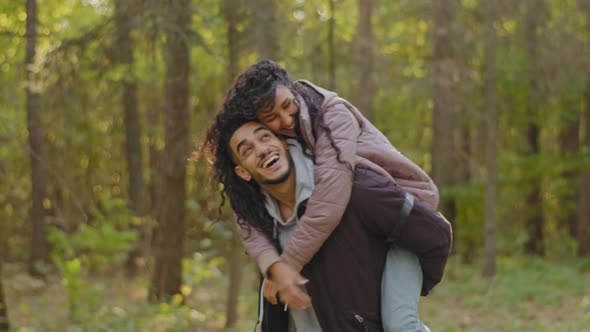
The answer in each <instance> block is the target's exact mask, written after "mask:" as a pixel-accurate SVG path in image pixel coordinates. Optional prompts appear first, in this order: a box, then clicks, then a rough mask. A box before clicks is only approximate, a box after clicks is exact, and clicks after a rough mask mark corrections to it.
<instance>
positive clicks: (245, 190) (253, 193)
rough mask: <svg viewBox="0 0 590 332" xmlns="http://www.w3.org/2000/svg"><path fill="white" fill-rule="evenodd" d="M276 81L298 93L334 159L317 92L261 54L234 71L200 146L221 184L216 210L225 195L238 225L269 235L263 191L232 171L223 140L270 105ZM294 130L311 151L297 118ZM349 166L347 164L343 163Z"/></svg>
mask: <svg viewBox="0 0 590 332" xmlns="http://www.w3.org/2000/svg"><path fill="white" fill-rule="evenodd" d="M277 86H285V87H287V88H288V89H290V90H291V92H292V93H293V94H294V95H295V96H301V97H302V99H303V102H305V104H306V105H307V107H308V110H309V115H310V118H311V121H312V124H313V125H312V127H313V128H314V129H313V132H312V133H311V134H312V135H313V136H314V137H315V138H316V139H317V133H316V130H315V129H316V127H319V128H321V129H322V130H323V131H324V132H325V133H326V135H327V137H328V139H329V140H330V142H331V145H332V148H334V149H335V150H336V152H337V158H338V160H339V161H340V162H342V161H341V160H340V149H339V148H338V146H336V144H335V142H334V139H333V138H332V132H331V130H330V128H329V127H328V126H327V125H326V124H325V123H324V110H323V109H322V108H321V104H322V101H323V97H322V96H321V95H319V94H318V93H317V92H315V91H314V90H313V89H311V88H309V87H308V86H307V85H304V84H301V83H298V82H293V81H292V80H291V78H290V77H289V74H288V73H287V71H286V70H285V69H283V68H281V67H280V66H279V65H277V64H276V63H275V62H273V61H270V60H261V61H259V62H258V63H256V64H254V65H252V66H250V68H248V69H247V70H246V71H244V72H243V73H242V74H240V75H239V76H238V77H237V78H236V79H235V81H234V83H233V85H232V87H231V88H230V89H229V90H228V92H227V93H226V96H225V100H224V103H223V109H222V110H221V111H220V112H219V113H218V114H217V116H216V118H215V121H214V123H213V124H212V125H211V126H210V127H209V130H208V132H207V137H206V141H205V144H204V145H203V148H204V149H205V150H206V151H208V152H209V156H210V162H211V163H212V165H213V170H214V173H215V180H216V181H217V182H218V183H220V184H222V185H223V188H222V189H221V198H222V201H221V205H220V207H219V209H220V211H221V208H222V207H223V205H224V203H225V198H226V196H227V197H228V198H229V201H230V204H231V206H232V208H233V210H234V212H235V213H236V215H237V216H238V224H239V225H240V227H241V228H244V229H250V226H253V227H255V228H257V229H259V230H260V231H262V232H263V233H264V234H265V235H267V236H268V237H269V238H270V239H272V236H273V229H274V223H273V220H272V218H271V217H270V215H269V214H268V212H267V211H266V208H265V206H264V200H265V198H264V194H263V193H262V190H261V188H260V186H259V185H258V184H257V183H256V182H255V181H249V182H248V181H244V180H243V179H241V178H240V177H238V176H237V174H236V173H235V171H234V169H235V166H236V163H235V162H234V160H233V157H232V151H231V147H230V146H229V141H230V139H231V136H232V135H233V134H234V132H235V131H236V130H237V129H238V128H239V127H241V126H242V125H243V124H244V123H246V122H248V121H258V117H257V113H258V111H261V110H266V109H269V108H273V107H274V103H275V98H276V89H277ZM295 131H296V133H297V137H296V139H297V141H299V143H300V144H301V145H302V146H304V147H306V150H308V151H310V152H311V155H310V157H311V158H312V159H315V158H314V156H313V153H312V151H313V149H311V147H310V146H309V144H308V143H307V142H306V141H305V140H304V139H303V135H301V130H300V127H299V121H297V124H296V127H295ZM349 166H350V165H349Z"/></svg>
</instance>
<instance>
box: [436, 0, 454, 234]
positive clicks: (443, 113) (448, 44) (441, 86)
mask: <svg viewBox="0 0 590 332" xmlns="http://www.w3.org/2000/svg"><path fill="white" fill-rule="evenodd" d="M453 2H454V1H453V0H434V1H433V4H434V7H435V27H434V29H435V31H434V32H435V40H434V60H433V61H434V64H433V90H434V91H433V97H434V113H433V116H432V127H433V137H432V177H433V179H434V181H435V183H436V184H437V185H438V187H439V189H440V192H441V207H440V209H441V210H442V211H443V213H444V214H445V215H446V216H447V218H448V219H449V220H450V221H451V223H452V224H453V227H454V222H455V215H456V213H455V203H454V199H452V198H450V197H448V195H446V192H445V191H446V189H447V188H448V187H450V186H453V185H454V184H455V174H454V172H453V171H452V170H454V165H453V164H454V160H455V158H454V156H453V155H454V151H455V143H454V134H455V122H456V121H455V107H456V103H455V95H454V83H453V82H454V76H455V72H456V68H455V67H456V64H455V59H454V56H453V49H452V41H453V38H452V17H453V11H454V6H453Z"/></svg>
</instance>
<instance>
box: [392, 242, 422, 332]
mask: <svg viewBox="0 0 590 332" xmlns="http://www.w3.org/2000/svg"><path fill="white" fill-rule="evenodd" d="M421 289H422V269H421V268H420V263H419V262H418V257H416V255H414V254H413V253H411V252H409V251H406V250H403V249H400V248H396V247H392V248H391V249H389V251H388V252H387V259H386V261H385V270H384V271H383V279H382V281H381V319H382V321H383V329H384V330H385V332H425V331H430V330H429V329H428V328H427V327H426V326H425V325H424V324H423V323H422V322H421V321H420V319H419V318H418V301H419V298H420V290H421Z"/></svg>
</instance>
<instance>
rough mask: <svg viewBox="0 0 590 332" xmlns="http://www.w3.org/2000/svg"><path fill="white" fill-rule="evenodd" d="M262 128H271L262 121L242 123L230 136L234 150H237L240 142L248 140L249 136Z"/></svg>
mask: <svg viewBox="0 0 590 332" xmlns="http://www.w3.org/2000/svg"><path fill="white" fill-rule="evenodd" d="M261 130H269V129H268V128H267V127H266V126H264V125H263V124H262V123H260V122H256V121H250V122H246V123H244V124H243V125H241V126H240V127H239V128H238V129H237V130H236V131H234V133H233V135H232V136H231V138H230V145H231V147H232V150H234V152H237V148H238V144H240V143H241V142H243V141H244V140H247V139H248V137H250V136H252V135H254V134H256V133H257V132H259V131H261Z"/></svg>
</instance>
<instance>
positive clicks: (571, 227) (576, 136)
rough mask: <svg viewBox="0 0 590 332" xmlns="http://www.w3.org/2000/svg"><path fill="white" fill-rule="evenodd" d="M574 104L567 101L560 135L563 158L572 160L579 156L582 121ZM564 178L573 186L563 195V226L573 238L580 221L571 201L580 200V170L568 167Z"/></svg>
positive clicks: (563, 174) (563, 175)
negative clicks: (578, 185)
mask: <svg viewBox="0 0 590 332" xmlns="http://www.w3.org/2000/svg"><path fill="white" fill-rule="evenodd" d="M572 104H578V103H571V102H567V103H566V107H567V109H566V111H565V113H566V114H565V117H564V120H565V125H564V127H563V128H562V129H561V133H560V135H559V143H560V152H561V157H562V158H563V160H572V159H573V158H576V157H577V156H578V151H579V150H580V129H581V123H582V121H580V120H581V118H580V116H581V113H580V112H578V111H577V109H576V108H577V106H576V105H572ZM561 176H562V177H563V180H564V181H565V182H566V183H567V184H568V185H567V187H568V188H571V192H567V193H565V194H564V195H563V196H562V197H561V200H562V202H563V203H562V206H563V207H564V209H565V210H566V212H565V216H563V219H562V220H563V221H562V226H563V227H565V228H566V229H567V232H568V233H569V235H570V236H571V237H572V238H575V237H576V234H577V230H576V225H577V222H578V211H577V209H576V208H571V206H572V205H574V204H571V203H570V202H576V203H577V201H578V200H579V196H580V192H579V189H580V188H578V187H577V186H575V183H577V182H578V172H576V170H574V169H572V167H567V168H566V169H565V170H564V171H563V173H562V174H561Z"/></svg>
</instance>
